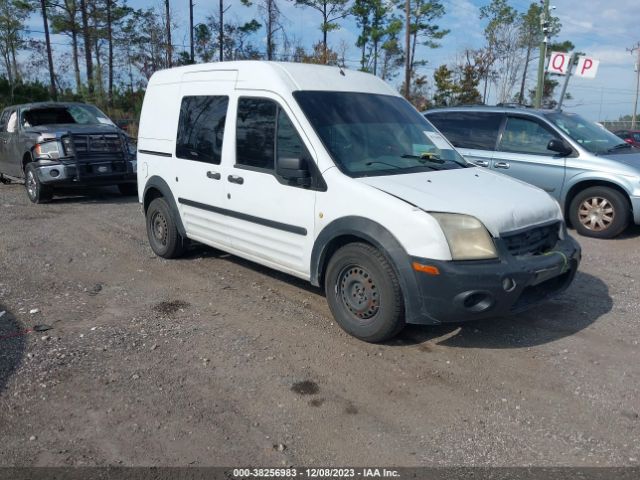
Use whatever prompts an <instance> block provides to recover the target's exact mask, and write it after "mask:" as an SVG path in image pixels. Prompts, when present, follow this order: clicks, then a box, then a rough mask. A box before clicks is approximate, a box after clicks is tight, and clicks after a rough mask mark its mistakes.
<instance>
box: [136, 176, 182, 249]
mask: <svg viewBox="0 0 640 480" xmlns="http://www.w3.org/2000/svg"><path fill="white" fill-rule="evenodd" d="M152 188H154V189H156V190H158V191H159V192H160V193H161V194H162V196H163V197H164V199H165V200H166V201H167V203H168V204H169V208H170V209H171V214H172V215H173V221H174V222H175V223H176V226H177V227H178V231H179V232H180V235H182V236H183V237H185V238H186V235H187V232H186V230H185V228H184V225H183V224H182V218H180V211H179V210H178V204H177V203H176V200H175V198H174V197H173V193H172V192H171V187H169V185H168V184H167V182H166V181H165V180H164V179H162V178H161V177H159V176H157V175H154V176H152V177H151V178H149V180H147V184H146V185H145V186H144V196H143V197H142V198H143V199H144V203H143V206H144V210H145V213H146V210H147V207H148V206H149V204H148V201H147V193H148V192H149V190H151V189H152Z"/></svg>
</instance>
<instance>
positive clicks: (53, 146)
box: [33, 142, 63, 160]
mask: <svg viewBox="0 0 640 480" xmlns="http://www.w3.org/2000/svg"><path fill="white" fill-rule="evenodd" d="M61 150H62V149H61V145H60V144H59V143H58V142H43V143H37V144H36V146H35V147H34V149H33V153H34V156H35V158H36V160H58V159H59V158H60V157H61V156H63V154H62V151H61Z"/></svg>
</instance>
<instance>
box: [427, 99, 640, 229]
mask: <svg viewBox="0 0 640 480" xmlns="http://www.w3.org/2000/svg"><path fill="white" fill-rule="evenodd" d="M426 116H427V119H428V120H429V121H430V122H432V123H433V124H434V125H435V126H436V128H438V129H439V130H440V131H441V132H442V133H443V134H444V135H445V136H446V137H447V139H448V140H449V141H451V142H452V143H453V144H454V145H455V146H456V147H457V148H458V149H459V151H460V153H462V154H463V155H464V156H465V158H466V159H467V160H469V161H470V162H472V163H474V164H476V165H478V166H480V167H485V168H489V169H491V170H495V171H496V172H501V173H504V174H506V175H509V176H512V177H515V178H518V179H520V180H523V181H525V182H528V183H531V184H532V185H536V186H538V187H540V188H542V189H544V190H546V191H547V192H548V193H549V194H550V195H552V196H553V197H554V198H555V199H556V200H558V202H560V205H562V209H563V212H564V214H565V218H567V219H568V220H569V221H570V223H571V225H572V226H573V227H574V228H575V229H576V230H577V231H578V233H580V234H581V235H585V236H588V237H596V238H613V237H615V236H617V235H619V234H620V233H622V232H623V231H624V230H625V229H626V228H627V226H628V225H629V224H630V223H632V222H633V223H636V224H638V225H640V149H638V148H636V147H634V146H632V145H630V144H629V143H626V142H625V141H623V140H621V139H620V138H618V137H617V136H616V135H614V134H613V133H611V132H609V131H607V130H606V129H604V128H603V127H601V126H600V125H598V124H596V123H594V122H590V121H589V120H586V119H584V118H582V117H581V116H580V115H576V114H572V113H566V112H559V111H556V110H534V109H529V108H518V107H515V108H512V107H456V108H449V109H438V110H431V111H429V112H426Z"/></svg>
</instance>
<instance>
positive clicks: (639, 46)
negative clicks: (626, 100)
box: [627, 42, 640, 130]
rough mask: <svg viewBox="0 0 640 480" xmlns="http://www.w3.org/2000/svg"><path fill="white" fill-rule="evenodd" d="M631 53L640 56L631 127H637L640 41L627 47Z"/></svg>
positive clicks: (637, 66)
mask: <svg viewBox="0 0 640 480" xmlns="http://www.w3.org/2000/svg"><path fill="white" fill-rule="evenodd" d="M627 50H628V51H629V52H631V55H633V54H634V53H636V52H637V54H638V58H637V59H636V100H635V101H634V102H633V117H631V129H632V130H635V128H636V116H637V115H638V94H640V42H638V43H636V44H635V45H634V46H633V47H631V48H627Z"/></svg>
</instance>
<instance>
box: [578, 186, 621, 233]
mask: <svg viewBox="0 0 640 480" xmlns="http://www.w3.org/2000/svg"><path fill="white" fill-rule="evenodd" d="M569 210H570V211H569V218H570V219H571V224H572V225H573V227H574V228H575V229H576V230H577V232H578V233H579V234H580V235H584V236H585V237H594V238H614V237H617V236H618V235H620V234H621V233H622V232H623V231H624V230H625V229H626V228H627V226H628V225H629V217H630V213H631V211H630V209H629V203H628V202H627V199H626V198H625V197H624V195H622V194H621V193H620V192H618V191H617V190H614V189H613V188H608V187H590V188H586V189H584V190H583V191H582V192H580V193H578V194H577V195H576V196H575V197H574V198H573V200H572V201H571V206H570V207H569Z"/></svg>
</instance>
